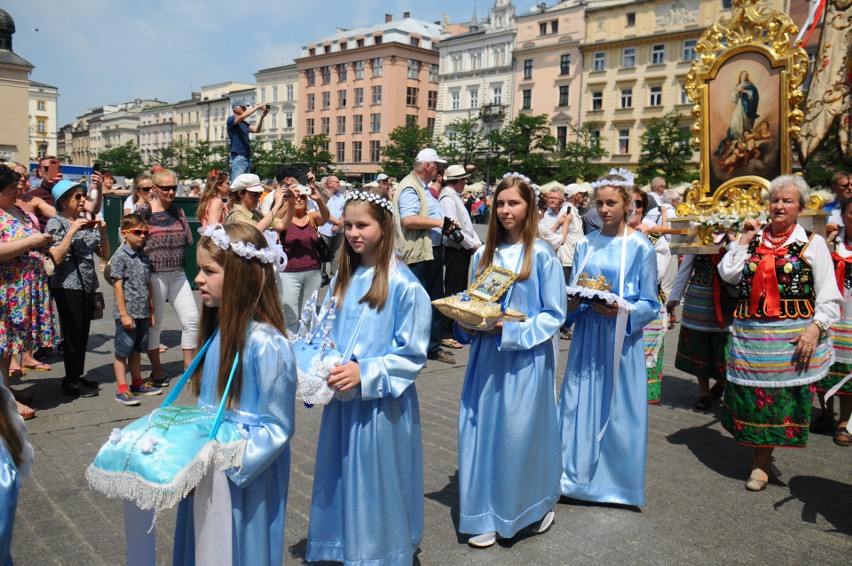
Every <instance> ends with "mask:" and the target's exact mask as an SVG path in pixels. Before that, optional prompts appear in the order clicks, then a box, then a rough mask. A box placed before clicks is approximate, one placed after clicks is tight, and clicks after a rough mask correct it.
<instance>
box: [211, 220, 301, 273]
mask: <svg viewBox="0 0 852 566" xmlns="http://www.w3.org/2000/svg"><path fill="white" fill-rule="evenodd" d="M198 233H199V234H201V235H202V236H206V237H207V238H210V239H211V240H213V243H214V244H216V247H218V248H220V249H223V250H226V251H227V250H229V249H230V250H231V251H232V252H234V253H235V254H237V255H238V256H240V257H242V258H245V259H257V260H260V261H261V262H262V263H271V264H272V265H274V266H276V269H277V270H278V271H284V268H285V267H287V254H286V253H284V248H283V247H281V244H279V243H278V234H276V233H275V232H273V231H271V230H265V231H264V232H263V237H264V238H266V243H267V247H265V248H258V247H257V246H255V245H254V244H253V243H251V242H232V241H231V237H230V236H228V233H227V232H225V228H224V227H223V226H222V225H221V224H211V225H209V226H207V228H199V229H198Z"/></svg>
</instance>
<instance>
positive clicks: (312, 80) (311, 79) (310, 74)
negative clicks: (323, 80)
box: [305, 69, 316, 86]
mask: <svg viewBox="0 0 852 566" xmlns="http://www.w3.org/2000/svg"><path fill="white" fill-rule="evenodd" d="M305 80H307V81H308V86H314V85H315V84H316V75H315V74H314V70H313V69H308V70H307V71H305Z"/></svg>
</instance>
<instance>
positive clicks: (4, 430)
mask: <svg viewBox="0 0 852 566" xmlns="http://www.w3.org/2000/svg"><path fill="white" fill-rule="evenodd" d="M0 387H3V386H2V385H0ZM0 440H2V441H3V442H5V443H6V448H8V449H9V454H11V456H12V461H13V462H15V466H16V467H17V468H19V469H20V467H21V464H22V463H23V461H24V440H23V438H21V437H20V436H19V435H18V432H17V431H16V430H15V427H14V426H13V425H12V415H11V414H10V413H9V404H8V403H6V402H5V399H0Z"/></svg>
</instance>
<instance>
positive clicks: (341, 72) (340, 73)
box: [337, 63, 346, 83]
mask: <svg viewBox="0 0 852 566" xmlns="http://www.w3.org/2000/svg"><path fill="white" fill-rule="evenodd" d="M337 82H339V83H344V82H346V63H341V64H339V65H338V66H337Z"/></svg>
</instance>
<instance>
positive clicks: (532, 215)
mask: <svg viewBox="0 0 852 566" xmlns="http://www.w3.org/2000/svg"><path fill="white" fill-rule="evenodd" d="M493 202H494V213H493V214H492V215H491V218H490V220H489V222H488V236H487V238H486V242H485V245H484V246H482V247H481V248H479V250H477V252H476V253H475V254H474V257H473V261H472V262H471V280H475V279H476V278H477V277H478V276H479V275H480V274H481V273H483V271H484V270H485V269H487V268H489V267H490V266H491V265H494V266H498V267H502V268H504V269H507V270H510V271H512V272H514V273H517V274H518V277H517V279H516V280H515V282H514V284H513V285H512V287H511V288H510V289H509V290H508V291H506V295H504V297H503V298H502V301H503V302H504V304H505V305H506V306H507V307H509V308H512V309H515V310H517V311H520V312H522V313H523V314H524V315H526V319H525V320H524V321H522V322H517V321H501V322H498V323H497V325H496V326H495V327H494V328H493V329H492V330H489V331H480V332H476V333H475V335H474V337H473V343H472V346H471V351H470V361H469V363H468V366H467V372H466V375H465V380H464V386H463V387H462V397H461V404H460V408H459V449H458V453H459V497H460V504H459V531H460V532H462V533H466V534H468V535H472V536H471V537H470V538H469V539H468V544H470V545H471V546H474V547H479V548H482V547H487V546H491V545H492V544H494V543H495V542H496V541H497V539H498V538H511V537H513V536H515V534H516V533H518V532H519V531H520V530H521V529H524V528H527V527H529V529H530V531H531V532H533V533H543V532H545V531H547V530H548V529H549V528H550V526H551V525H552V524H553V518H554V512H553V508H554V506H555V505H556V503H557V501H558V500H559V474H560V470H561V466H560V461H559V433H558V429H557V428H556V399H555V392H554V377H555V376H554V373H555V369H556V359H555V356H554V348H553V343H552V340H551V339H552V337H553V336H554V335H555V334H556V333H557V332H559V328H560V327H561V326H562V323H563V322H564V320H565V277H564V275H563V272H562V264H561V263H560V261H559V259H558V258H557V257H556V255H555V254H554V253H553V252H552V251H551V249H550V247H549V246H548V245H547V244H546V243H545V242H544V241H542V240H539V239H538V238H537V234H538V220H539V219H538V212H537V210H536V195H535V192H534V190H533V188H532V185H531V183H530V181H529V179H527V178H526V177H523V176H521V175H519V174H517V173H512V174H510V175H507V176H504V177H503V180H502V181H501V182H500V184H499V185H498V186H497V189H496V191H495V192H494V201H493Z"/></svg>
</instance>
